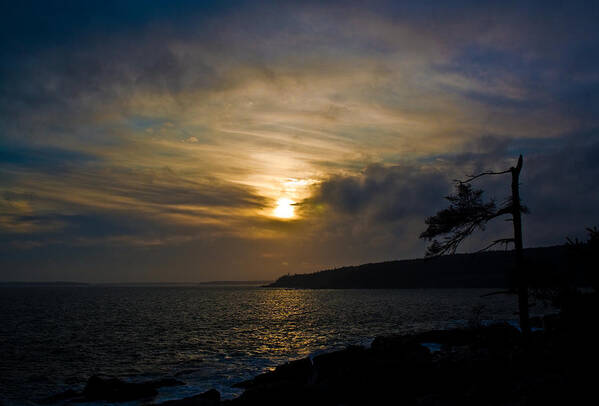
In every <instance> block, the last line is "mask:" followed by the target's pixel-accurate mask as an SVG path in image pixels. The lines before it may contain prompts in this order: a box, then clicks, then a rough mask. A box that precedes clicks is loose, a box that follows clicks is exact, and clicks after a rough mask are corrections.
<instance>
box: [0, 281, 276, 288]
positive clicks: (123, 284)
mask: <svg viewBox="0 0 599 406" xmlns="http://www.w3.org/2000/svg"><path fill="white" fill-rule="evenodd" d="M272 282H273V281H272V280H259V281H209V282H120V283H112V282H100V283H93V282H68V281H50V282H24V281H7V282H0V287H160V286H164V287H178V286H179V287H194V286H263V285H267V284H270V283H272Z"/></svg>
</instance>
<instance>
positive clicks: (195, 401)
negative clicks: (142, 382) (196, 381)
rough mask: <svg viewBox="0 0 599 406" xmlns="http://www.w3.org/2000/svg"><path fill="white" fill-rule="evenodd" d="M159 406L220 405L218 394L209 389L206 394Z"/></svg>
mask: <svg viewBox="0 0 599 406" xmlns="http://www.w3.org/2000/svg"><path fill="white" fill-rule="evenodd" d="M158 405H160V406H218V405H220V393H219V392H218V391H217V390H216V389H210V390H209V391H207V392H204V393H201V394H199V395H196V396H191V397H188V398H184V399H179V400H169V401H166V402H163V403H159V404H158Z"/></svg>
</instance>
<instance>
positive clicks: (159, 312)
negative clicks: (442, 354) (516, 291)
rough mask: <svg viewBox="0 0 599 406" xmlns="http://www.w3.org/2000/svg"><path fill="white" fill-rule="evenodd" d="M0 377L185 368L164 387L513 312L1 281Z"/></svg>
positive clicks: (508, 304)
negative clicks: (383, 336) (391, 335)
mask: <svg viewBox="0 0 599 406" xmlns="http://www.w3.org/2000/svg"><path fill="white" fill-rule="evenodd" d="M0 289H2V292H1V293H2V294H1V295H0V310H1V312H0V315H1V317H2V320H1V323H0V348H2V349H3V352H4V356H3V358H4V359H3V362H2V363H1V365H0V386H2V387H3V388H7V389H6V393H5V394H4V396H5V397H7V398H13V399H14V398H18V399H23V398H33V399H34V398H37V397H40V396H45V395H48V394H52V393H56V392H59V391H62V390H66V389H68V388H75V389H81V388H82V386H83V385H84V383H85V381H86V380H87V378H88V377H89V376H91V375H92V374H95V373H102V374H108V375H115V376H119V377H123V378H127V379H130V380H142V379H150V378H155V377H163V376H175V377H177V378H178V379H181V380H183V381H185V382H186V383H187V385H186V386H183V387H176V388H165V389H163V390H161V395H160V399H168V398H174V397H181V396H186V395H192V394H195V393H197V392H200V391H205V390H207V389H209V388H211V387H215V388H217V389H218V390H219V391H221V392H222V393H223V394H224V395H225V396H233V395H235V394H236V393H238V392H237V391H236V390H234V389H232V388H230V386H231V384H233V383H235V382H238V381H240V380H243V379H247V378H249V377H251V376H253V375H255V374H257V373H260V372H262V371H264V370H267V369H270V368H273V367H274V366H276V365H277V364H279V363H281V362H285V361H287V360H289V359H294V358H299V357H304V356H307V355H309V354H312V353H315V352H321V351H325V350H330V349H336V348H342V347H344V346H346V345H348V344H368V343H369V342H370V340H372V338H374V337H375V336H376V335H378V334H387V333H398V332H411V331H420V330H426V329H431V328H446V327H450V326H455V325H459V324H463V323H465V322H466V320H468V319H469V318H470V317H471V315H472V308H473V306H475V305H479V304H482V305H485V309H484V310H483V313H482V314H483V317H484V318H486V319H495V320H511V319H513V318H514V316H513V312H514V310H515V308H514V307H515V301H514V299H513V298H512V297H505V296H491V297H487V298H480V295H481V294H482V293H485V292H488V291H489V290H475V289H469V290H455V289H454V290H288V289H265V288H260V287H250V286H246V287H83V288H82V287H77V288H73V287H71V288H0Z"/></svg>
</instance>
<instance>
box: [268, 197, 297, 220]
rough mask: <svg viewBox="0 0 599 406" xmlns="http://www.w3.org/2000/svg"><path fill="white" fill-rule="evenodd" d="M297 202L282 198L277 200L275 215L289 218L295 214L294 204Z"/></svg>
mask: <svg viewBox="0 0 599 406" xmlns="http://www.w3.org/2000/svg"><path fill="white" fill-rule="evenodd" d="M294 204H295V202H293V201H291V200H289V199H285V198H281V199H279V200H277V207H275V210H274V212H273V213H274V215H275V217H279V218H282V219H289V218H292V217H293V216H294V211H295V207H294V206H293V205H294Z"/></svg>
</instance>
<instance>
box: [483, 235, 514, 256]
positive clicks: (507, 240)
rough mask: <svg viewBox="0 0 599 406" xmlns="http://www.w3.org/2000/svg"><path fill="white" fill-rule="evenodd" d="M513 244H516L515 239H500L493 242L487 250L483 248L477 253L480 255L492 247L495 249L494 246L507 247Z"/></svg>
mask: <svg viewBox="0 0 599 406" xmlns="http://www.w3.org/2000/svg"><path fill="white" fill-rule="evenodd" d="M511 242H514V239H513V238H500V239H498V240H495V241H493V242H492V243H490V244H489V245H487V246H486V247H485V248H482V249H480V250H478V251H476V253H477V254H478V253H479V252H483V251H486V250H488V249H489V248H491V247H493V246H495V245H497V244H505V245H506V246H507V245H508V244H509V243H511Z"/></svg>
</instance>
